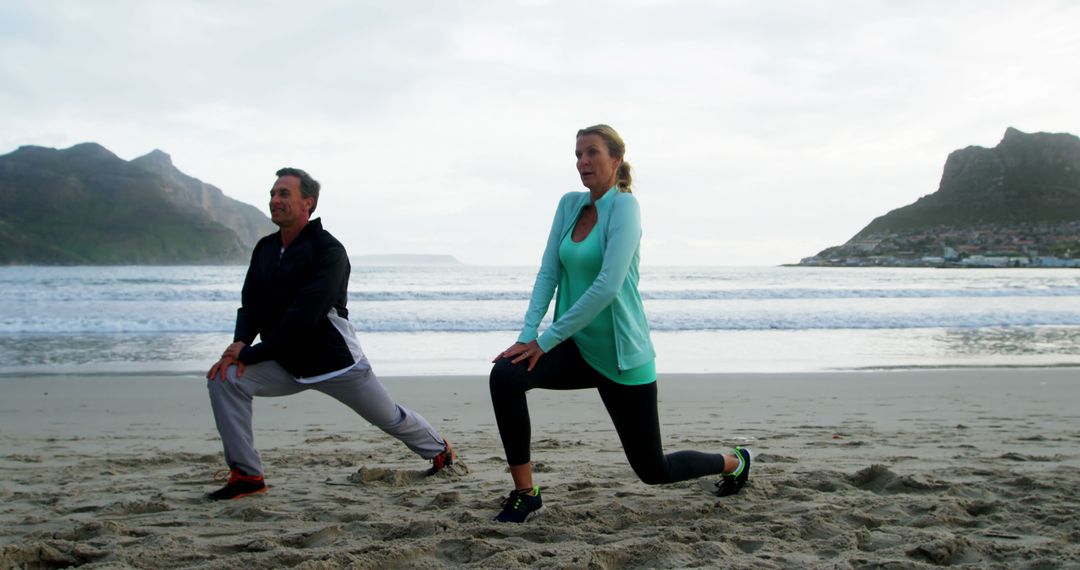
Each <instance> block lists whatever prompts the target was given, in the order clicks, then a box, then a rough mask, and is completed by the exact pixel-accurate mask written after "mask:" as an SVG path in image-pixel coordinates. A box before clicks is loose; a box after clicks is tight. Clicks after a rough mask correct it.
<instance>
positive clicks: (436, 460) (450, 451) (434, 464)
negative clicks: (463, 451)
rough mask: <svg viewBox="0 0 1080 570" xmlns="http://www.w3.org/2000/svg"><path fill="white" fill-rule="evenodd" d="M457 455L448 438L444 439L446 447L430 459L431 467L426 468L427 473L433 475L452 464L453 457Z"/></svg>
mask: <svg viewBox="0 0 1080 570" xmlns="http://www.w3.org/2000/svg"><path fill="white" fill-rule="evenodd" d="M456 458H457V456H456V455H454V448H453V447H451V446H450V440H446V448H445V449H443V451H442V453H440V454H438V455H436V456H435V457H433V458H432V459H431V469H429V470H428V475H434V474H436V473H438V472H439V471H442V470H443V469H446V468H447V467H450V466H451V465H453V464H454V459H456Z"/></svg>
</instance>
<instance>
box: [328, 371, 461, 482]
mask: <svg viewBox="0 0 1080 570" xmlns="http://www.w3.org/2000/svg"><path fill="white" fill-rule="evenodd" d="M312 388H314V389H316V390H318V391H320V392H323V393H324V394H326V395H328V396H331V397H333V398H334V399H336V400H338V401H340V402H341V403H343V404H345V405H346V406H349V407H350V408H352V409H353V411H355V412H356V413H357V414H360V416H361V417H363V418H364V419H365V420H367V421H368V422H369V423H370V424H371V425H373V426H375V427H377V428H379V429H381V430H383V431H384V432H386V433H388V434H390V435H392V436H394V437H396V438H397V439H399V440H401V442H402V443H404V444H405V445H406V446H407V447H408V448H409V449H411V450H412V451H413V452H414V453H416V454H417V455H419V456H420V457H423V458H424V459H428V460H430V461H432V464H433V465H432V472H433V473H434V472H436V471H439V470H441V469H443V468H444V467H448V466H450V465H452V464H453V462H454V450H453V448H452V447H451V446H450V443H449V442H448V441H446V440H445V439H444V438H443V437H442V436H440V435H439V432H437V431H435V428H433V427H431V424H430V423H428V421H427V420H426V419H424V417H423V416H421V415H420V414H418V413H416V412H415V411H413V410H410V409H409V408H406V407H404V406H401V405H398V403H397V402H395V401H394V399H393V398H392V397H390V393H389V392H387V391H386V387H385V386H383V384H382V382H379V379H378V377H377V376H375V373H374V372H372V371H371V369H370V368H354V369H352V370H350V371H348V372H346V373H345V374H342V375H341V376H338V377H335V378H331V379H330V380H326V381H323V382H319V383H318V384H314V385H312Z"/></svg>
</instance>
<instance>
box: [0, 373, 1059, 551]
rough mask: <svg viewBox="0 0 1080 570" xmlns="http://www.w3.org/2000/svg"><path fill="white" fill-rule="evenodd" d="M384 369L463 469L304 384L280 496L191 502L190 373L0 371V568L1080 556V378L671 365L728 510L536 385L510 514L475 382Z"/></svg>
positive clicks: (205, 459) (679, 406) (277, 463)
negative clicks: (725, 456)
mask: <svg viewBox="0 0 1080 570" xmlns="http://www.w3.org/2000/svg"><path fill="white" fill-rule="evenodd" d="M384 382H385V383H386V385H387V386H388V388H389V389H390V391H391V392H392V393H393V394H394V395H395V397H396V398H397V399H398V400H399V401H400V402H401V403H403V404H405V405H407V406H409V407H412V408H414V409H416V410H418V411H420V412H421V413H422V414H423V415H425V416H426V417H427V418H428V419H429V420H431V421H432V423H433V424H435V426H436V427H437V428H438V429H440V430H441V431H443V432H444V434H445V435H447V436H448V437H449V438H450V439H451V441H452V442H454V444H455V446H456V447H457V449H458V451H459V466H458V468H457V469H456V470H454V471H453V472H451V473H443V474H440V475H438V476H435V477H424V476H423V474H422V472H423V470H424V469H426V464H425V463H424V462H423V461H422V460H419V459H418V458H416V457H415V456H413V455H411V454H410V453H409V452H408V450H407V449H405V447H404V446H403V445H401V444H399V443H398V442H397V441H395V440H393V439H391V438H390V437H389V436H386V435H384V434H382V433H381V432H379V431H378V430H376V429H375V428H373V427H371V426H369V425H367V424H366V423H365V422H363V421H362V420H361V419H359V418H357V417H355V416H353V415H351V412H350V411H349V410H348V409H346V408H345V407H344V406H342V405H340V404H338V403H337V402H335V401H333V400H331V399H329V398H327V397H325V396H323V395H321V394H318V393H306V394H302V395H299V396H294V397H289V398H284V399H260V400H257V401H256V436H257V444H258V446H259V448H260V450H261V451H262V453H263V457H264V461H265V463H266V466H267V475H268V483H269V484H270V485H271V489H270V491H269V492H268V493H267V494H265V495H259V496H255V497H249V498H245V499H241V500H237V501H229V502H225V503H208V502H205V501H204V500H203V498H202V496H203V494H204V493H206V492H208V491H211V490H213V489H215V488H217V486H219V485H220V484H221V483H220V482H215V481H214V480H213V474H214V472H215V471H218V470H219V469H221V468H223V467H224V465H223V460H222V458H221V449H220V445H219V442H218V440H217V434H216V431H215V430H214V427H213V418H212V415H211V412H210V407H209V404H208V401H207V396H206V390H205V387H204V383H205V380H204V379H202V378H199V377H198V376H193V375H172V376H160V377H150V376H145V375H143V376H77V375H71V376H34V377H5V378H0V385H2V386H3V388H4V397H3V400H2V403H0V441H2V448H0V499H2V501H3V506H2V507H0V528H2V533H0V568H63V567H75V566H80V567H85V568H238V567H246V568H280V567H295V568H307V569H316V568H342V567H355V568H439V567H476V568H515V567H538V568H681V567H728V568H932V567H939V566H958V567H970V568H1080V517H1078V516H1077V514H1076V513H1077V512H1078V511H1080V500H1078V498H1077V489H1080V475H1078V467H1080V369H1076V368H1043V369H1011V368H995V369H957V370H903V371H873V372H837V373H807V374H713V375H662V376H661V379H660V398H661V403H660V415H661V422H662V424H663V431H664V438H665V444H666V446H667V449H668V451H675V450H678V449H688V448H695V449H701V450H715V451H720V450H724V449H727V448H730V447H731V446H733V445H749V446H751V447H752V448H753V449H754V451H755V453H756V461H755V463H754V468H753V473H752V478H751V485H750V486H748V487H747V488H746V489H745V490H744V491H743V492H742V493H741V494H740V495H737V496H734V497H725V498H716V497H714V496H711V495H710V494H709V493H708V486H709V484H710V483H711V481H705V480H700V481H689V482H685V483H680V484H674V485H664V486H655V487H650V486H647V485H644V484H642V483H640V482H639V481H638V480H637V479H636V477H635V476H634V474H633V472H632V471H631V470H630V468H629V466H628V465H627V463H626V460H625V458H624V457H623V454H622V450H621V448H620V446H619V443H618V440H617V438H616V436H615V433H614V431H613V428H612V426H611V423H610V421H609V420H608V418H607V416H606V413H605V412H604V410H603V407H602V405H601V403H600V400H599V397H598V396H597V394H596V393H595V392H593V391H582V392H533V393H531V394H530V406H531V409H532V418H533V442H534V453H533V456H534V462H535V467H536V471H537V477H538V482H539V483H540V485H541V486H542V489H543V492H544V499H545V505H546V508H545V511H544V513H543V515H542V516H540V517H539V518H537V519H535V520H534V521H531V522H529V523H528V524H525V525H513V526H510V525H503V524H497V523H494V522H491V517H492V516H493V515H494V514H495V513H496V512H497V510H498V507H499V503H500V501H501V499H502V497H503V496H504V495H505V493H506V492H507V491H508V490H509V488H510V483H509V476H508V475H507V473H506V470H505V464H504V461H503V458H502V448H501V445H500V443H499V439H498V433H497V430H496V429H495V422H494V417H493V415H492V412H491V405H490V401H489V399H488V395H487V379H486V378H482V377H464V376H454V377H416V378H384ZM466 468H467V469H466Z"/></svg>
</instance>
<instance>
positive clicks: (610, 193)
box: [596, 185, 619, 204]
mask: <svg viewBox="0 0 1080 570" xmlns="http://www.w3.org/2000/svg"><path fill="white" fill-rule="evenodd" d="M618 193H619V186H618V185H615V186H612V187H611V188H608V189H607V192H604V195H603V196H601V197H600V199H599V200H597V201H596V203H597V204H603V203H607V202H610V201H611V199H612V196H614V195H616V194H618Z"/></svg>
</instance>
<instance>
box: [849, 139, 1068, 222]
mask: <svg viewBox="0 0 1080 570" xmlns="http://www.w3.org/2000/svg"><path fill="white" fill-rule="evenodd" d="M1064 220H1080V138H1077V137H1076V136H1074V135H1070V134H1067V133H1035V134H1027V133H1023V132H1020V131H1018V130H1016V129H1014V128H1012V127H1010V128H1008V129H1007V130H1006V131H1005V136H1004V138H1002V140H1001V142H1000V143H998V145H997V146H995V147H994V148H983V147H979V146H969V147H967V148H964V149H961V150H957V151H953V152H952V153H951V154H949V157H948V159H946V161H945V171H944V172H943V173H942V175H941V184H940V186H939V187H938V190H937V192H934V193H933V194H930V195H927V196H923V197H922V198H919V199H918V200H917V201H916V202H915V203H914V204H910V205H907V206H904V207H903V208H898V209H896V210H893V211H891V212H889V213H888V214H885V215H884V216H881V217H879V218H877V219H875V220H874V221H872V222H870V224H869V225H867V226H866V227H865V228H863V229H862V231H860V232H859V233H858V234H856V237H857V238H858V237H863V236H866V235H868V234H872V233H875V232H876V233H882V232H890V231H897V230H910V229H918V228H928V227H933V226H937V225H950V226H957V225H976V224H987V223H1017V222H1036V221H1064Z"/></svg>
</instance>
